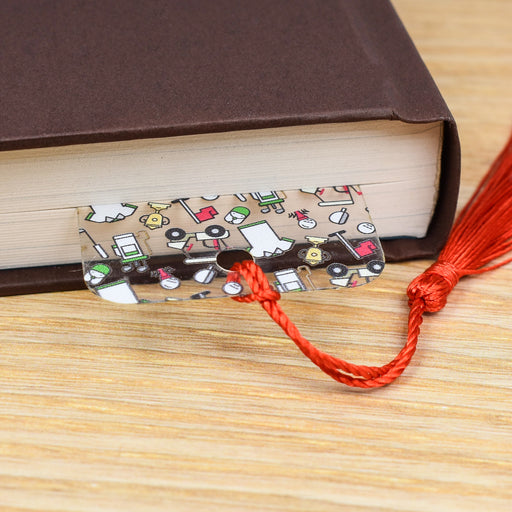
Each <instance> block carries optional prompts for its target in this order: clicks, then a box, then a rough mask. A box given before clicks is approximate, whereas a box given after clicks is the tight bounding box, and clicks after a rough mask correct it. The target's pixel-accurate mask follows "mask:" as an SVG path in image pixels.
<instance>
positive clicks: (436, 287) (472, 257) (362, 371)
mask: <svg viewBox="0 0 512 512" xmlns="http://www.w3.org/2000/svg"><path fill="white" fill-rule="evenodd" d="M511 250H512V137H511V138H510V139H509V141H508V142H507V145H506V146H505V148H504V149H503V151H502V152H501V153H500V155H499V156H498V158H497V159H496V160H495V162H494V163H493V165H492V166H491V168H490V169H489V172H488V173H487V175H486V176H485V177H484V179H483V180H482V182H481V183H480V185H479V186H478V188H477V190H476V192H475V193H474V194H473V196H472V197H471V199H470V200H469V202H468V204H467V205H466V206H465V207H464V209H463V210H462V211H461V212H460V214H459V217H458V219H457V221H456V222H455V224H454V226H453V229H452V232H451V234H450V237H449V239H448V242H447V243H446V246H445V247H444V249H443V250H442V251H441V254H440V255H439V259H438V260H437V261H436V262H435V263H434V264H433V265H432V266H430V267H429V268H428V269H427V270H426V271H425V272H424V273H423V274H421V275H419V276H418V277H416V278H415V279H414V280H413V281H412V282H411V284H410V285H409V287H408V289H407V295H408V297H409V308H410V311H409V330H408V336H407V342H406V344H405V346H404V347H403V348H402V350H401V351H400V353H399V354H398V355H397V356H396V357H395V359H393V361H391V362H390V363H388V364H386V365H384V366H381V367H376V366H363V365H355V364H352V363H349V362H347V361H343V360H342V359H338V358H336V357H333V356H331V355H329V354H326V353H324V352H322V351H321V350H319V349H317V348H316V347H315V346H313V345H312V344H311V343H310V342H309V341H308V340H306V338H304V336H302V334H301V333H300V332H299V330H298V329H297V327H295V325H294V324H293V323H292V322H291V320H290V319H289V318H288V317H287V315H286V313H284V311H283V310H282V309H281V307H280V306H279V304H278V303H277V301H278V300H279V298H280V295H279V293H278V292H276V291H275V290H273V289H272V287H271V286H270V284H269V282H268V280H267V278H266V277H265V274H264V273H263V271H262V270H261V268H260V267H259V266H258V265H257V264H256V263H254V262H253V261H244V262H242V263H235V265H234V266H233V268H232V270H233V271H234V272H238V273H239V274H241V275H242V276H243V277H244V278H245V280H246V281H247V283H248V284H249V286H250V287H251V289H252V291H253V293H252V294H249V295H245V296H242V297H233V298H234V299H235V300H238V301H240V302H252V301H255V300H257V301H259V302H260V303H261V305H262V306H263V308H264V309H265V311H267V313H268V314H269V315H270V316H271V317H272V318H273V319H274V321H275V322H277V323H278V324H279V325H280V326H281V328H282V329H283V330H284V332H285V333H286V334H287V335H288V336H289V337H290V338H291V339H292V340H293V341H294V342H295V344H296V345H297V346H298V347H299V349H300V350H301V351H302V352H303V353H304V354H305V355H306V356H307V357H309V359H311V361H312V362H313V363H315V364H316V365H317V366H318V367H319V368H321V369H322V370H323V371H324V372H325V373H327V374H328V375H330V376H331V377H332V378H333V379H335V380H337V381H338V382H342V383H344V384H347V385H349V386H354V387H360V388H375V387H381V386H385V385H386V384H390V383H391V382H393V381H394V380H395V379H396V378H397V377H398V376H399V375H401V374H402V372H403V371H404V370H405V368H406V367H407V365H408V364H409V362H410V360H411V358H412V356H413V355H414V352H415V350H416V345H417V342H418V335H419V332H420V325H421V323H422V321H423V313H424V312H425V311H427V312H435V311H439V310H440V309H442V308H443V307H444V306H445V304H446V300H447V297H448V294H449V293H450V292H451V291H452V289H453V288H454V287H455V285H456V284H457V283H458V282H459V279H460V278H461V277H463V276H467V275H470V274H480V273H482V272H487V271H489V270H493V269H495V268H497V267H500V266H502V265H505V264H506V263H509V262H510V261H512V258H507V259H503V260H499V261H498V262H497V263H495V264H493V265H489V263H490V262H491V261H493V260H496V259H499V258H500V257H502V256H503V255H505V254H506V253H507V252H509V251H511Z"/></svg>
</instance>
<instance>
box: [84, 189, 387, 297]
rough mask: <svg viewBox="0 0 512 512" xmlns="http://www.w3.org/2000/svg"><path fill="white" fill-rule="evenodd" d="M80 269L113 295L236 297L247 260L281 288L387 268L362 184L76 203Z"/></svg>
mask: <svg viewBox="0 0 512 512" xmlns="http://www.w3.org/2000/svg"><path fill="white" fill-rule="evenodd" d="M78 218H79V233H80V238H81V247H82V262H83V270H84V279H85V282H86V283H87V286H88V287H89V288H90V289H91V290H92V291H93V292H94V293H95V294H97V295H99V296H100V297H102V298H104V299H107V300H110V301H114V302H119V303H125V304H127V303H147V302H164V301H174V300H189V299H203V298H218V297H233V296H237V295H244V294H245V293H250V289H249V288H248V286H247V284H246V283H245V282H244V281H243V280H240V279H235V280H234V279H233V278H232V277H233V276H232V272H231V271H230V269H231V267H232V265H233V264H234V263H235V262H237V261H243V260H247V259H250V260H253V261H254V262H255V263H257V264H258V265H259V266H260V267H261V268H262V269H263V271H264V272H265V274H266V276H267V278H268V280H269V281H270V283H271V284H272V286H273V287H274V288H275V290H277V291H279V292H280V293H288V292H303V291H313V290H321V289H329V288H350V287H355V286H359V285H363V284H366V283H369V282H370V281H372V280H373V279H375V278H376V277H378V276H379V275H380V273H381V272H382V270H383V268H384V255H383V251H382V247H381V244H380V241H379V238H378V235H377V233H376V229H375V226H374V225H373V223H372V221H371V218H370V215H369V212H368V209H367V207H366V204H365V201H364V197H363V194H362V192H361V189H360V187H359V186H356V185H344V186H335V187H319V188H307V189H300V190H287V191H276V190H266V191H259V192H252V193H240V194H228V195H209V196H203V197H196V198H178V199H169V200H160V199H159V200H158V201H149V202H144V203H133V204H131V203H117V204H107V205H92V206H84V207H80V208H78Z"/></svg>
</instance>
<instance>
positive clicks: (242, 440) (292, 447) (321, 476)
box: [0, 0, 512, 512]
mask: <svg viewBox="0 0 512 512" xmlns="http://www.w3.org/2000/svg"><path fill="white" fill-rule="evenodd" d="M394 5H395V7H396V8H397V10H398V12H399V14H400V15H401V17H402V20H403V21H404V24H405V25H406V26H407V28H408V29H409V32H410V33H411V35H412V37H413V39H414V41H415V43H416V44H417V46H418V49H419V50H420V52H421V54H422V56H423V57H424V59H425V61H426V62H427V65H428V66H429V68H430V70H431V72H432V74H433V76H434V78H435V79H436V81H437V83H438V85H439V86H440V88H441V90H442V92H443V94H444V96H445V99H446V101H447V103H448V104H449V106H450V108H451V109H452V111H453V113H454V115H455V117H456V119H457V121H458V124H459V128H460V135H461V141H462V151H463V153H462V154H463V157H462V161H463V182H462V189H461V202H464V201H465V200H466V199H467V198H468V197H469V195H470V193H471V191H472V190H473V188H474V187H475V185H476V183H477V182H478V180H479V179H480V177H481V176H482V175H483V173H484V172H485V170H486V169H487V168H488V166H489V164H490V163H491V161H492V159H493V158H494V156H495V155H496V154H497V152H498V151H499V150H500V149H501V147H502V145H503V144H504V142H505V140H506V139H507V137H508V135H509V131H510V128H511V119H512V94H511V92H510V84H511V83H512V30H510V27H511V24H510V20H511V19H512V3H511V2H509V1H508V0H487V1H485V2H482V1H480V0H470V1H469V0H431V1H429V2H419V1H417V0H395V2H394ZM428 263H429V262H427V261H415V262H408V263H404V264H395V265H388V267H387V268H386V271H385V275H384V276H383V277H381V278H380V279H378V280H377V281H375V282H374V283H373V284H372V285H369V286H365V287H361V288H359V289H355V290H350V291H346V292H338V293H336V292H321V293H316V294H299V295H293V296H291V297H286V298H284V299H283V300H282V305H283V307H284V309H285V310H286V311H287V312H288V313H289V315H290V317H291V318H292V319H293V320H294V321H295V322H296V323H297V325H298V326H299V328H301V330H302V331H303V333H304V334H305V335H306V336H307V337H308V338H309V339H311V341H312V342H314V343H316V344H318V345H319V346H320V347H322V348H323V349H325V350H327V351H329V352H331V353H334V354H336V355H339V356H341V357H343V358H345V359H349V360H352V361H355V362H361V363H368V364H382V363H384V362H387V361H388V360H389V359H391V358H392V357H394V355H395V353H396V352H397V351H398V350H399V348H400V347H401V345H402V344H403V341H404V336H405V329H406V315H407V304H406V299H405V294H404V292H405V289H406V286H407V284H408V282H409V281H410V280H411V279H412V278H413V277H414V276H416V275H417V274H418V273H420V272H421V271H422V270H423V269H424V268H425V267H426V266H427V265H428ZM511 282H512V266H511V265H509V266H508V267H507V268H503V269H500V270H498V271H495V272H493V273H489V274H488V275H482V276H480V277H478V278H467V279H464V280H463V281H462V282H461V283H460V284H459V285H458V287H457V288H456V289H455V290H454V292H453V293H452V295H451V296H450V299H449V303H448V306H447V307H446V308H445V309H444V310H443V311H442V312H440V313H437V314H435V315H430V316H428V317H426V319H425V322H424V324H423V328H422V334H421V339H420V345H419V349H418V351H417V353H416V355H415V357H414V359H413V362H412V364H411V366H410V367H409V368H408V369H407V371H406V372H405V374H404V375H403V376H402V377H401V378H400V379H399V381H397V382H396V383H395V384H393V385H391V386H389V387H387V388H384V389H380V390H376V391H372V392H365V391H355V390H352V389H348V388H345V387H343V386H341V385H339V384H337V383H335V382H334V381H331V380H330V379H329V378H328V377H326V376H325V375H324V374H323V373H322V372H320V371H319V370H318V369H316V368H315V367H313V366H312V365H311V364H310V363H309V361H308V360H306V359H305V358H304V357H303V356H302V355H301V354H300V353H299V352H298V351H297V349H296V348H295V346H294V345H293V343H292V342H291V341H289V340H288V339H287V338H285V336H284V335H283V334H282V333H281V332H280V330H279V328H278V327H277V326H276V325H274V324H273V323H272V322H271V320H270V319H269V318H268V317H267V316H266V315H265V314H264V312H263V311H262V310H261V308H260V307H259V306H258V305H255V304H251V305H243V304H237V303H234V302H232V301H229V300H226V301H200V302H193V303H189V304H172V305H170V304H163V305H151V306H136V307H134V306H119V305H114V304H108V303H106V302H103V301H101V300H100V299H97V298H96V297H94V296H93V295H92V294H90V293H89V292H85V291H84V292H70V293H61V294H47V295H32V296H18V297H6V298H1V299H0V332H1V334H0V337H1V341H2V342H1V344H0V351H1V357H0V404H1V405H0V412H1V414H0V509H1V510H2V511H18V512H19V511H47V512H49V511H97V510H101V511H102V512H106V511H118V510H119V511H137V512H140V511H164V510H165V511H168V510H172V511H190V510H195V511H211V510H222V511H267V510H268V511H294V512H298V511H299V512H300V511H308V512H310V511H326V512H329V511H336V512H338V511H345V510H346V511H351V512H352V511H353V512H362V511H380V512H388V511H415V512H431V511H434V510H435V511H450V512H451V511H464V512H470V511H479V512H480V511H482V510H493V511H508V510H511V509H512V411H511V409H512V407H511V406H512V383H511V378H510V375H511V373H512V344H511V335H512V319H511V316H510V313H511V305H512V287H511V286H510V283H511Z"/></svg>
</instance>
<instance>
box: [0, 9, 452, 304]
mask: <svg viewBox="0 0 512 512" xmlns="http://www.w3.org/2000/svg"><path fill="white" fill-rule="evenodd" d="M0 28H1V29H2V34H3V36H2V38H3V52H2V53H1V54H0V67H1V69H2V70H3V72H2V74H1V75H0V96H1V97H2V116H1V117H0V180H1V183H2V187H1V188H0V236H1V238H2V244H3V248H2V253H1V256H0V294H4V295H5V294H10V293H31V292H36V291H50V290H65V289H74V288H78V287H83V286H84V285H83V279H82V276H81V267H80V264H79V259H80V239H79V235H78V229H77V224H76V212H75V208H76V207H81V206H86V205H92V204H98V203H108V202H137V201H139V202H140V201H159V200H161V198H162V197H165V198H168V197H171V196H172V197H175V198H179V197H185V196H186V197H189V196H192V197H194V196H202V195H206V194H228V193H249V192H254V191H257V190H260V189H264V190H267V189H300V188H305V187H311V186H318V185H320V186H336V185H340V184H354V185H361V189H362V190H363V192H364V195H365V197H366V200H367V203H368V206H369V209H370V211H371V213H372V216H373V220H374V223H375V225H376V226H377V229H378V231H379V233H380V236H381V237H382V238H383V247H384V251H385V254H386V258H387V260H388V261H399V260H403V259H408V258H420V257H432V256H434V255H435V254H436V253H437V252H438V251H439V250H440V248H441V247H442V245H443V242H444V240H445V238H446V236H447V234H448V232H449V229H450V226H451V222H452V219H453V215H454V212H455V207H456V199H457V192H458V183H459V172H460V155H459V143H458V136H457V129H456V125H455V122H454V120H453V117H452V116H451V114H450V112H449V110H448V108H447V106H446V104H445V102H444V101H443V99H442V97H441V95H440V93H439V91H438V89H437V87H436V86H435V84H434V82H433V80H432V77H431V76H430V74H429V73H428V70H427V69H426V67H425V66H424V64H423V62H422V60H421V58H420V56H419V55H418V52H417V51H416V49H415V47H414V45H413V43H412V41H411V40H410V38H409V36H408V34H407V32H406V30H405V29H404V27H403V25H402V24H401V22H400V20H399V18H398V16H397V14H396V12H395V11H394V9H393V7H392V5H391V4H390V3H389V2H387V1H381V0H378V1H377V0H375V1H373V0H362V1H358V2H354V1H349V0H346V1H344V0H332V1H331V0H325V1H322V2H313V1H308V0H296V1H294V2H289V1H280V0H272V1H270V0H262V1H258V2H253V1H234V0H216V1H215V2H208V1H207V0H190V1H187V2H181V1H178V0H173V1H158V0H154V1H142V2H141V1H132V0H127V1H125V2H122V3H121V2H115V1H108V0H107V1H101V2H100V1H99V0H91V1H90V2H87V3H84V4H77V3H73V2H64V1H61V2H52V3H47V4H40V3H39V2H33V1H27V2H22V3H20V2H16V1H14V0H6V1H5V2H2V3H1V4H0Z"/></svg>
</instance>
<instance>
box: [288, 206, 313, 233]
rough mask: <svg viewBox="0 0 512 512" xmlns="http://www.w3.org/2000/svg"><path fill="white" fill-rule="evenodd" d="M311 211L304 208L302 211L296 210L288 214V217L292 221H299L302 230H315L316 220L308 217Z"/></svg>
mask: <svg viewBox="0 0 512 512" xmlns="http://www.w3.org/2000/svg"><path fill="white" fill-rule="evenodd" d="M308 213H309V210H306V208H302V209H301V210H295V211H294V212H292V213H289V214H288V217H290V218H291V219H297V224H298V225H299V226H300V227H301V228H302V229H313V228H315V227H316V224H317V222H316V220H315V219H312V218H311V217H308Z"/></svg>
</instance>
